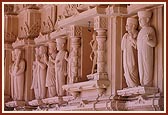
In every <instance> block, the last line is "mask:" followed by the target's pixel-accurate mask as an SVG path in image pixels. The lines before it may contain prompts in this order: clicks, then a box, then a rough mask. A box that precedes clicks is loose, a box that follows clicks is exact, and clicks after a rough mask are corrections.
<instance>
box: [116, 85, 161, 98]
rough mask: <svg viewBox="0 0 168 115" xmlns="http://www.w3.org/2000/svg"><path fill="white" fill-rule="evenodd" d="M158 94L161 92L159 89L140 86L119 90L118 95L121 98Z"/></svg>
mask: <svg viewBox="0 0 168 115" xmlns="http://www.w3.org/2000/svg"><path fill="white" fill-rule="evenodd" d="M158 92H159V89H158V88H155V87H145V86H138V87H132V88H124V89H122V90H118V91H117V94H118V95H120V96H136V95H150V94H156V93H158Z"/></svg>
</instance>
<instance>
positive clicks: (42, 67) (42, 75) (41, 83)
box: [36, 46, 47, 99]
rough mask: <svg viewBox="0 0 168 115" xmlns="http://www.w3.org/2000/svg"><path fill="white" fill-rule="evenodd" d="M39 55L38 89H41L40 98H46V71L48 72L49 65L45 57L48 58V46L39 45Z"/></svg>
mask: <svg viewBox="0 0 168 115" xmlns="http://www.w3.org/2000/svg"><path fill="white" fill-rule="evenodd" d="M39 55H40V56H39V57H38V58H37V60H36V62H37V66H38V70H37V72H38V76H37V77H38V90H39V98H40V99H44V98H45V97H46V87H45V83H46V73H47V65H46V63H45V58H47V47H45V46H40V47H39Z"/></svg>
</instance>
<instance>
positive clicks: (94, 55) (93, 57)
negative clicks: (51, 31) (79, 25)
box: [90, 32, 98, 74]
mask: <svg viewBox="0 0 168 115" xmlns="http://www.w3.org/2000/svg"><path fill="white" fill-rule="evenodd" d="M92 37H93V39H92V40H91V42H90V46H91V48H92V52H91V54H90V59H91V61H93V65H92V74H93V73H94V72H95V69H97V68H96V66H97V49H98V44H97V41H96V32H93V35H92Z"/></svg>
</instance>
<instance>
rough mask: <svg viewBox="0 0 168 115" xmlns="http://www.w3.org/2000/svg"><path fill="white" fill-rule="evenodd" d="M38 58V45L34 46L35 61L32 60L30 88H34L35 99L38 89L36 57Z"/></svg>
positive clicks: (37, 97) (37, 95) (37, 96)
mask: <svg viewBox="0 0 168 115" xmlns="http://www.w3.org/2000/svg"><path fill="white" fill-rule="evenodd" d="M38 58H39V49H38V47H36V48H35V61H34V62H33V67H32V71H33V80H32V85H31V89H34V94H35V99H39V90H38V63H37V59H38Z"/></svg>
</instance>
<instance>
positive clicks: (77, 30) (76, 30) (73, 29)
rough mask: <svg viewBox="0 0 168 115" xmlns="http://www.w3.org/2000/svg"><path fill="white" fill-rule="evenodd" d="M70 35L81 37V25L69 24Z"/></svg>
mask: <svg viewBox="0 0 168 115" xmlns="http://www.w3.org/2000/svg"><path fill="white" fill-rule="evenodd" d="M70 36H71V37H73V36H76V37H81V36H82V27H81V26H75V25H72V26H70Z"/></svg>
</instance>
